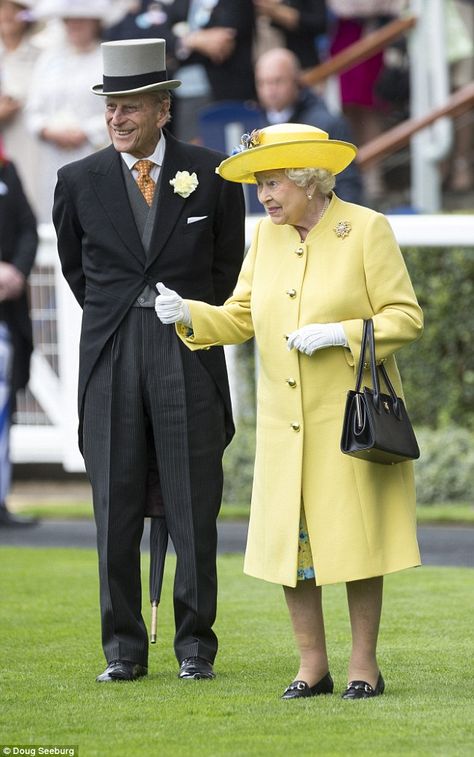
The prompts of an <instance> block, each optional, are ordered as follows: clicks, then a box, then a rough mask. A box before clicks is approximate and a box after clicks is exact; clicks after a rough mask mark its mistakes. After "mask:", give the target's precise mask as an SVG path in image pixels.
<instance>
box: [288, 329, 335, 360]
mask: <svg viewBox="0 0 474 757" xmlns="http://www.w3.org/2000/svg"><path fill="white" fill-rule="evenodd" d="M287 346H288V349H289V350H291V349H293V347H295V348H296V349H297V350H299V351H300V352H304V354H305V355H310V356H311V355H312V354H313V352H316V350H322V349H323V348H324V347H347V339H346V335H345V333H344V329H343V328H342V326H341V324H340V323H309V324H308V325H307V326H303V327H302V328H300V329H296V331H292V332H291V334H290V335H289V336H288V342H287Z"/></svg>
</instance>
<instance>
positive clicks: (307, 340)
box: [156, 124, 422, 699]
mask: <svg viewBox="0 0 474 757" xmlns="http://www.w3.org/2000/svg"><path fill="white" fill-rule="evenodd" d="M355 153H356V149H355V147H354V146H353V145H351V144H349V143H347V142H340V141H337V140H331V139H329V138H328V135H327V134H326V133H325V132H322V131H321V130H319V129H317V128H315V127H311V126H305V125H301V124H280V125H278V126H269V127H267V128H265V129H262V130H261V131H259V132H257V133H253V134H252V135H250V136H248V135H246V138H245V139H244V145H243V147H242V149H241V151H240V152H238V153H237V154H235V155H232V156H231V157H229V158H227V159H226V160H224V161H223V162H222V163H221V165H220V166H219V168H218V171H219V173H220V175H221V176H222V177H223V178H224V179H228V180H229V181H237V182H245V183H252V182H256V183H257V187H258V197H259V200H260V202H261V203H262V205H263V207H264V208H265V211H266V214H267V217H266V218H264V219H263V220H261V221H260V222H259V223H258V224H257V227H256V229H255V233H254V236H253V241H252V245H251V248H250V250H249V252H248V254H247V256H246V258H245V261H244V264H243V267H242V271H241V274H240V277H239V280H238V283H237V286H236V288H235V291H234V293H233V295H232V296H231V297H230V298H229V299H228V300H227V302H226V303H225V304H224V305H223V306H221V307H212V306H210V305H208V304H205V303H202V302H196V301H190V300H187V301H184V300H182V299H181V298H180V297H179V295H178V294H177V293H175V292H172V291H171V290H168V289H166V287H164V286H163V285H162V284H161V283H160V284H159V285H158V290H159V292H160V295H159V296H158V297H157V300H156V311H157V315H158V317H159V318H160V319H161V320H162V321H163V323H178V327H177V328H178V334H179V335H180V337H181V338H182V339H183V340H184V342H185V343H186V344H187V346H188V347H189V348H190V349H192V350H195V349H203V348H208V347H211V346H214V345H218V344H219V345H222V344H230V343H238V342H243V341H245V340H247V339H249V338H250V337H252V336H254V335H255V339H256V343H257V347H258V354H259V360H260V362H259V366H260V374H259V387H258V418H257V451H256V460H255V477H254V485H253V493H252V505H251V514H250V523H249V534H248V543H247V550H246V555H245V567H244V569H245V572H246V573H248V574H249V575H251V576H256V577H258V578H262V579H264V580H266V581H272V582H276V583H280V584H283V587H284V592H285V597H286V601H287V604H288V608H289V612H290V616H291V621H292V625H293V629H294V634H295V637H296V643H297V646H298V650H299V654H300V667H299V670H298V672H297V675H296V677H295V680H294V681H293V682H292V683H291V684H290V685H289V686H288V687H287V689H286V690H285V692H284V694H283V698H285V699H295V698H299V697H309V696H316V695H318V694H329V693H331V692H332V691H333V681H332V678H331V675H330V673H329V665H328V656H327V651H326V642H325V631H324V621H323V613H322V605H321V586H323V585H325V584H332V583H338V582H341V581H344V582H345V583H346V586H347V597H348V604H349V614H350V621H351V628H352V652H351V657H350V661H349V675H348V681H349V683H348V686H347V688H346V689H345V691H344V692H343V694H342V696H343V698H345V699H361V698H367V697H374V696H378V695H380V694H382V693H383V691H384V681H383V678H382V674H381V672H380V669H379V666H378V663H377V657H376V645H377V635H378V630H379V621H380V614H381V607H382V582H383V575H384V574H386V573H392V572H394V571H398V570H402V569H404V568H409V567H412V566H416V565H419V563H420V555H419V550H418V545H417V540H416V530H415V488H414V478H413V467H412V463H411V462H403V463H400V464H398V465H391V466H390V465H381V464H377V463H371V462H366V461H362V460H358V459H355V458H353V457H349V456H346V455H344V454H342V453H341V451H340V444H339V442H340V434H341V428H342V420H343V414H344V405H345V399H346V394H347V390H348V389H350V388H353V384H354V366H357V364H358V361H359V355H360V347H361V335H362V326H363V319H367V318H372V320H373V323H374V329H375V338H376V344H377V355H378V358H379V359H383V360H384V361H385V367H386V369H387V371H388V373H389V375H390V378H391V380H392V382H393V384H394V386H395V387H396V390H397V393H401V391H402V388H401V382H400V376H399V373H398V370H397V366H396V362H395V357H394V353H395V352H396V350H398V349H399V348H400V347H402V346H403V345H404V344H408V343H409V342H412V341H414V340H415V339H417V338H418V337H419V336H420V335H421V333H422V313H421V310H420V307H419V305H418V303H417V300H416V296H415V293H414V291H413V288H412V285H411V282H410V279H409V276H408V273H407V270H406V267H405V264H404V261H403V258H402V255H401V252H400V249H399V247H398V245H397V242H396V240H395V238H394V235H393V232H392V230H391V228H390V225H389V223H388V221H387V220H386V219H385V217H384V216H383V215H381V214H379V213H376V212H374V211H372V210H369V209H368V208H364V207H361V206H359V205H355V204H351V203H347V202H343V201H341V200H339V199H338V198H337V196H336V195H335V194H334V192H332V188H333V186H334V184H335V179H334V175H335V174H337V173H339V172H340V171H342V170H343V169H344V168H345V167H346V166H347V165H348V164H349V163H350V162H351V160H352V159H353V158H354V156H355ZM308 166H309V167H308ZM366 374H367V375H366ZM364 379H365V383H366V384H367V385H369V384H370V377H369V375H368V372H365V373H364Z"/></svg>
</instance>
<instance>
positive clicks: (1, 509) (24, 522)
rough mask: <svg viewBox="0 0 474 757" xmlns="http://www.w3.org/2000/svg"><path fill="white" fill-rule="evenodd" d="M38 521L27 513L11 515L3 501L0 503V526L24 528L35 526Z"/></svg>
mask: <svg viewBox="0 0 474 757" xmlns="http://www.w3.org/2000/svg"><path fill="white" fill-rule="evenodd" d="M38 522H39V521H38V518H31V517H29V516H28V515H13V514H12V513H11V512H10V511H9V510H7V508H6V507H5V505H4V504H3V503H1V504H0V528H2V527H3V528H24V527H25V526H36V524H37V523H38Z"/></svg>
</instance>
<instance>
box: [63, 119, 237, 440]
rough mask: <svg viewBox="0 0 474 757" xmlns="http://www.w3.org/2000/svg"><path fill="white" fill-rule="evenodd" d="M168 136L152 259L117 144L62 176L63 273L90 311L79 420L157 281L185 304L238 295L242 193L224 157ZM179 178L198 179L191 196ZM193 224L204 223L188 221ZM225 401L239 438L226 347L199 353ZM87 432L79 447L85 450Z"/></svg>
mask: <svg viewBox="0 0 474 757" xmlns="http://www.w3.org/2000/svg"><path fill="white" fill-rule="evenodd" d="M164 133H165V138H166V152H165V158H164V162H163V166H162V168H161V172H160V180H159V190H158V191H159V195H158V209H157V215H156V221H155V228H154V230H153V236H152V242H151V245H150V251H149V255H148V258H146V256H145V251H144V249H143V246H142V242H141V239H140V235H139V233H138V230H137V227H136V224H135V220H134V217H133V213H132V209H131V207H130V203H129V200H128V196H127V190H126V187H125V182H124V176H123V169H122V162H123V159H122V157H121V155H120V154H119V153H118V152H117V151H116V150H115V148H114V147H113V146H109V147H106V148H105V149H104V150H101V151H99V152H96V153H94V154H92V155H90V156H88V157H86V158H83V159H82V160H79V161H77V162H74V163H71V164H69V165H67V166H64V167H63V168H61V169H60V170H59V172H58V182H57V185H56V190H55V198H54V207H53V221H54V224H55V227H56V231H57V236H58V252H59V256H60V259H61V265H62V270H63V274H64V276H65V278H66V279H67V281H68V283H69V286H70V287H71V289H72V291H73V293H74V295H75V297H76V299H77V301H78V302H79V304H80V306H81V307H82V308H83V320H82V333H81V340H80V364H79V417H80V418H81V417H82V405H83V399H84V392H85V388H86V385H87V382H88V380H89V378H90V375H91V372H92V370H93V368H94V365H95V363H96V361H97V359H98V357H99V355H100V353H101V350H102V349H103V347H104V345H105V344H106V342H107V341H108V340H109V339H110V338H111V337H112V335H113V334H114V332H115V331H116V329H117V328H118V326H119V324H120V323H121V321H122V320H123V318H124V317H125V315H126V313H127V312H128V310H129V309H130V308H131V307H132V306H133V304H134V302H135V300H136V298H137V297H138V295H139V294H140V292H141V291H142V290H143V288H144V286H145V285H146V284H149V285H150V286H152V287H153V288H154V287H155V286H156V283H157V282H158V281H162V282H163V283H164V284H165V285H166V286H167V287H169V288H171V289H174V290H176V291H177V292H178V293H179V294H180V295H181V296H182V297H184V298H190V299H200V300H205V301H206V302H209V303H213V304H221V303H222V302H224V300H225V299H226V298H227V297H228V296H229V294H230V293H231V292H232V290H233V287H234V285H235V282H236V279H237V275H238V272H239V270H240V266H241V263H242V259H243V253H244V245H245V224H244V218H245V210H244V201H243V193H242V188H241V186H240V185H238V184H232V183H229V182H226V181H224V180H223V179H221V178H220V177H219V176H218V175H217V174H216V173H215V168H216V166H217V165H218V164H219V163H220V161H221V160H222V159H223V158H224V157H225V156H223V155H221V154H220V153H217V152H214V151H211V150H208V149H205V148H203V147H196V146H195V145H191V144H187V143H184V142H180V141H178V140H176V139H175V138H174V137H172V136H171V134H169V133H168V132H166V131H165V132H164ZM177 171H189V173H193V172H195V173H196V175H197V178H198V181H199V185H198V187H197V189H196V190H195V191H194V192H192V194H191V195H190V196H189V197H188V198H183V197H181V196H180V195H179V194H176V193H174V190H173V187H172V186H171V185H170V180H171V179H173V178H174V176H175V175H176V173H177ZM190 218H200V219H201V220H197V221H194V222H193V223H188V219H190ZM199 358H200V360H201V361H202V363H203V364H204V366H205V367H206V369H207V370H208V372H209V373H210V374H211V375H212V376H213V377H214V380H215V382H216V384H217V386H218V388H219V390H220V392H221V394H222V397H223V399H224V403H225V407H226V410H227V413H226V431H227V439H228V441H230V439H231V438H232V434H233V424H232V415H231V406H230V396H229V387H228V382H227V373H226V367H225V360H224V354H223V350H222V348H220V347H219V348H212V349H210V350H206V351H202V352H199ZM81 437H82V434H81V425H80V430H79V444H80V447H81V448H82V438H81Z"/></svg>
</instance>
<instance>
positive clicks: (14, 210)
mask: <svg viewBox="0 0 474 757" xmlns="http://www.w3.org/2000/svg"><path fill="white" fill-rule="evenodd" d="M37 246H38V233H37V229H36V219H35V216H34V214H33V211H32V210H31V207H30V205H29V203H28V200H27V199H26V197H25V193H24V191H23V188H22V185H21V182H20V179H19V177H18V174H17V172H16V169H15V166H14V164H13V163H11V162H10V161H8V160H5V158H0V260H3V261H5V262H8V263H11V264H12V265H14V266H15V268H17V269H18V270H19V271H21V273H22V274H23V275H24V276H25V278H27V277H28V276H29V274H30V271H31V269H32V267H33V263H34V260H35V255H36V249H37ZM0 321H4V322H5V323H6V324H7V325H8V328H9V330H10V333H11V338H12V343H13V367H12V380H11V388H12V398H13V399H14V396H15V392H16V391H18V389H23V388H24V387H25V386H26V385H27V383H28V379H29V375H30V357H31V353H32V351H33V334H32V327H31V320H30V315H29V308H28V298H27V293H26V291H25V292H23V293H22V294H21V296H20V297H19V298H18V299H16V300H9V301H5V302H1V303H0Z"/></svg>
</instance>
